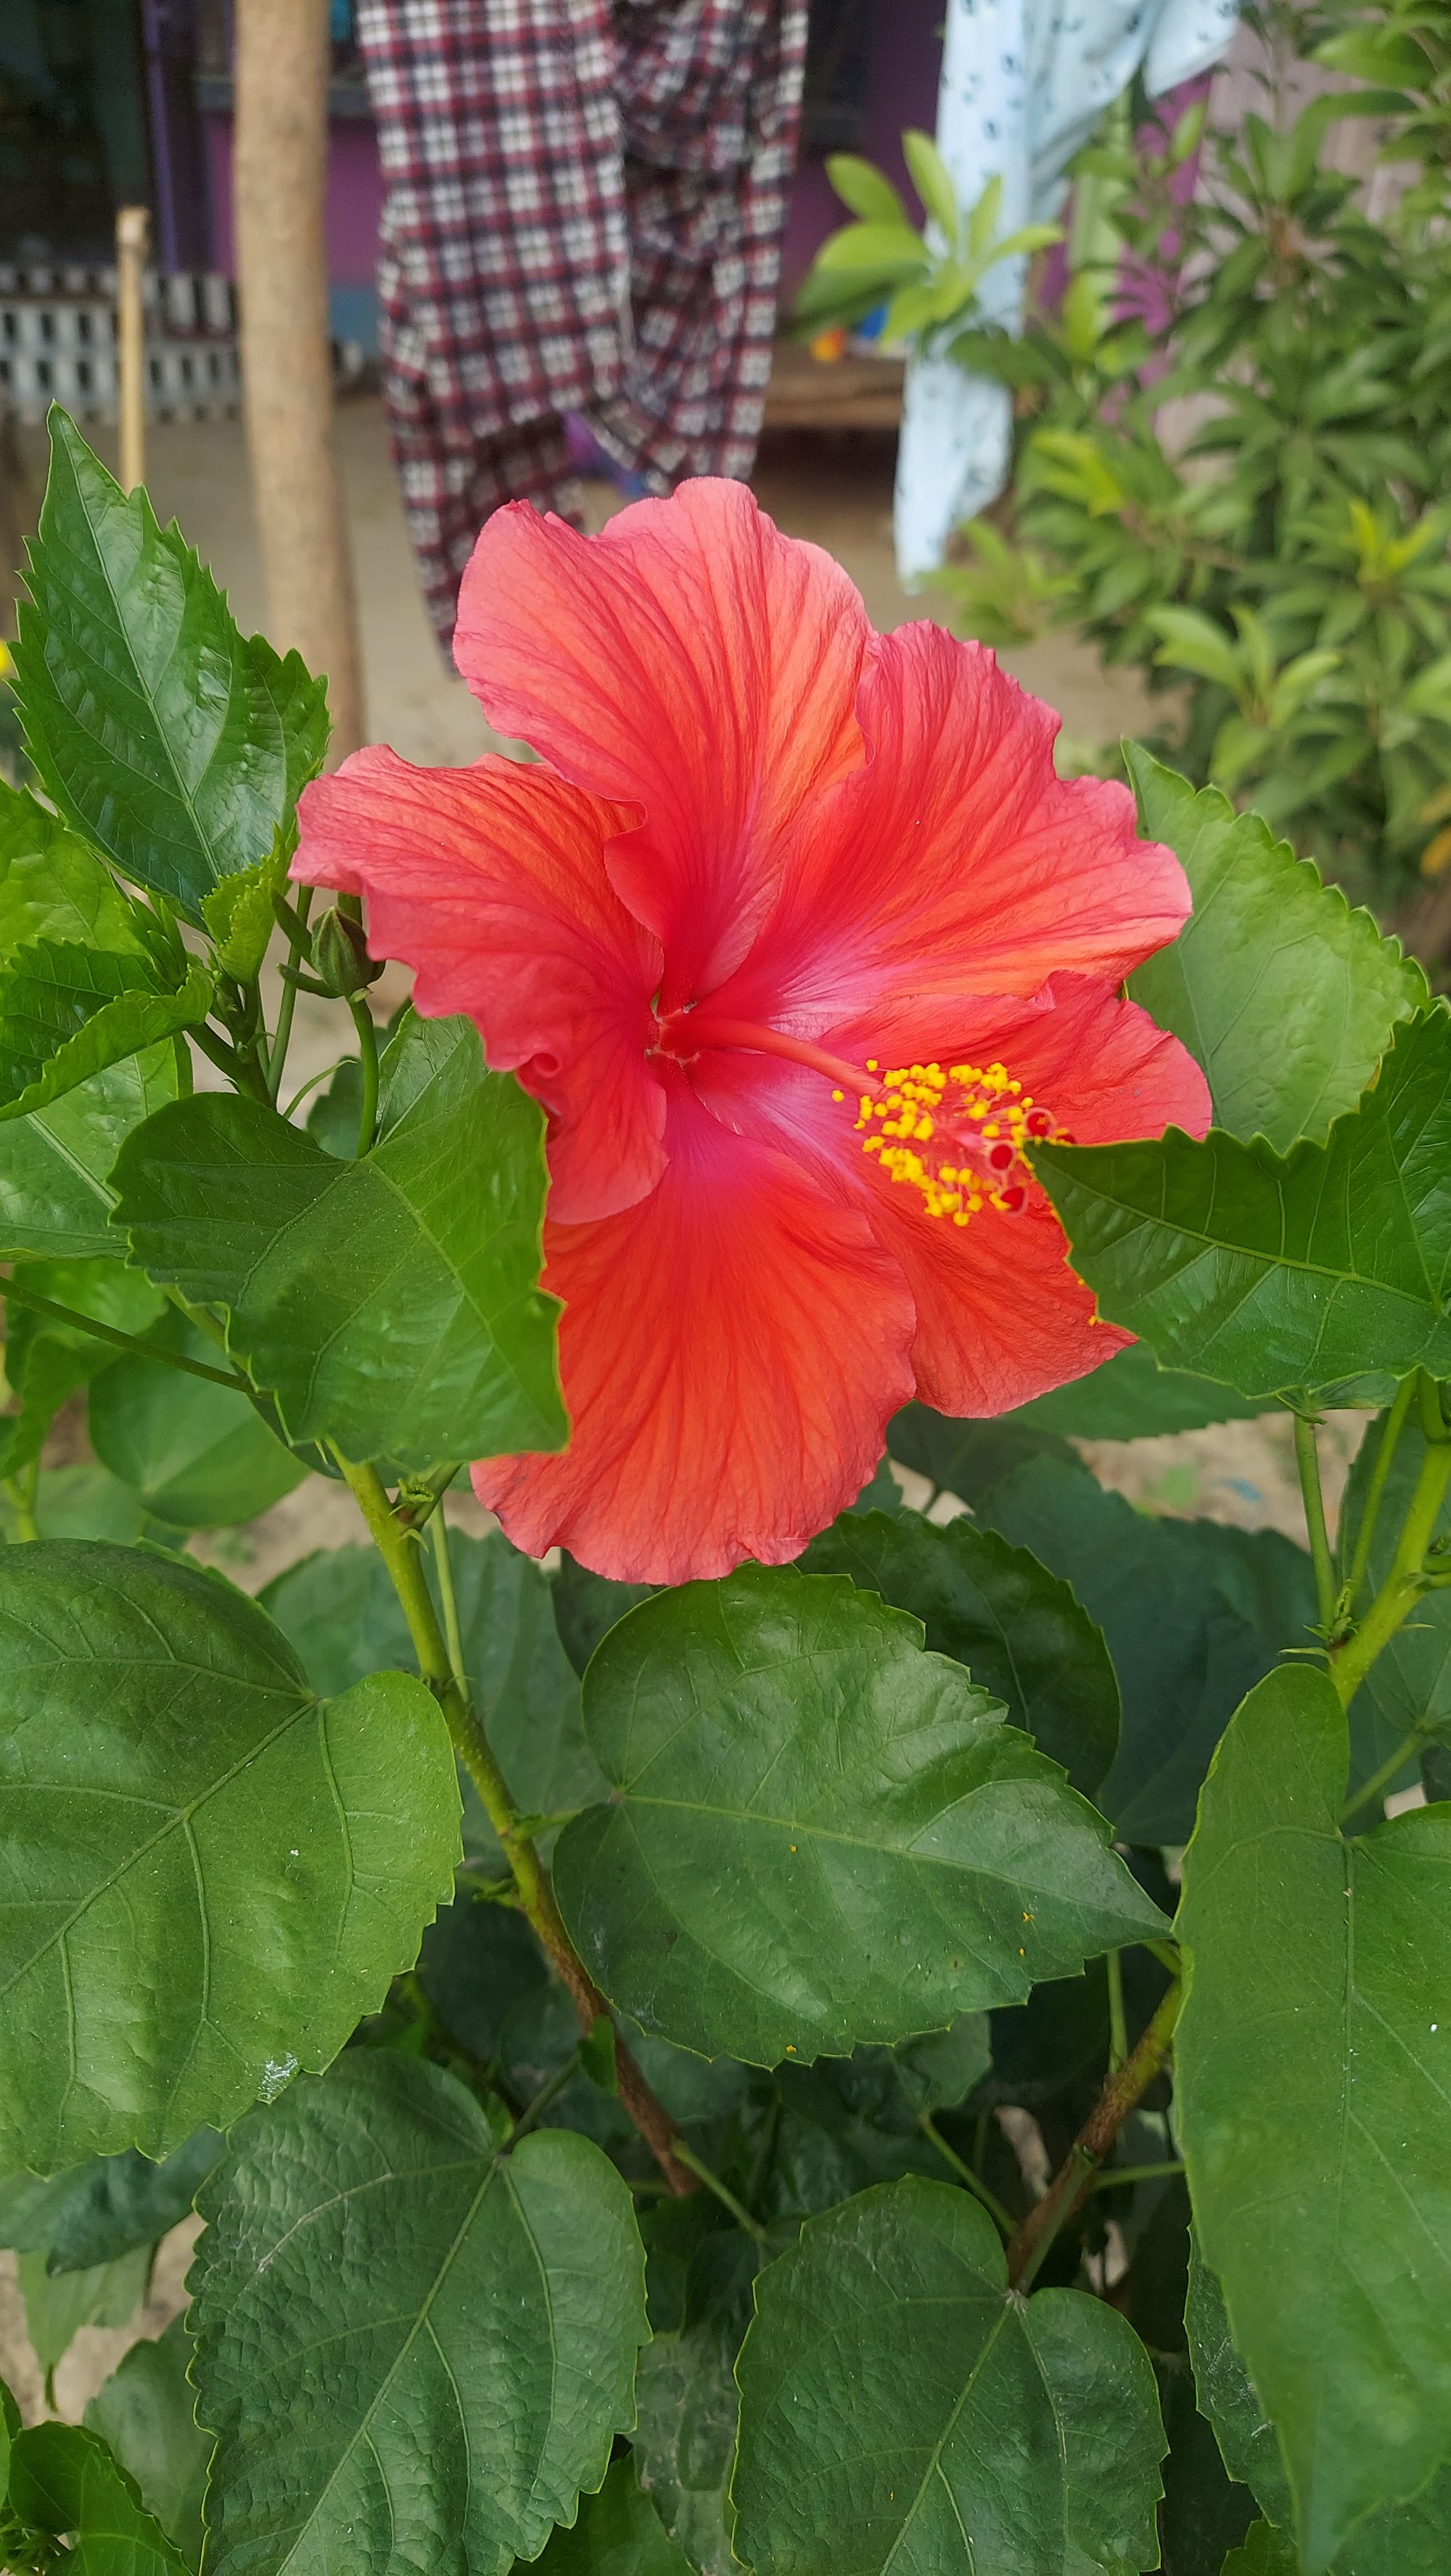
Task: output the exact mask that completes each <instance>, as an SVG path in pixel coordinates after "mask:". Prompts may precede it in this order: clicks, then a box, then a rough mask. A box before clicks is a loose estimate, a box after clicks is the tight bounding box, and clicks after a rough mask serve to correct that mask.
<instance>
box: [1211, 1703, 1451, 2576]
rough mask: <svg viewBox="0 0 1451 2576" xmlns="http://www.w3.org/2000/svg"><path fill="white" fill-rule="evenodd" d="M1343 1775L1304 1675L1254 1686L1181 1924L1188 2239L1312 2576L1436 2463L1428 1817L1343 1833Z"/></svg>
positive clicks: (1439, 2330)
mask: <svg viewBox="0 0 1451 2576" xmlns="http://www.w3.org/2000/svg"><path fill="white" fill-rule="evenodd" d="M1348 1763H1349V1745H1348V1735H1347V1728H1346V1721H1345V1717H1344V1714H1343V1712H1342V1710H1341V1707H1340V1703H1339V1700H1338V1699H1337V1697H1336V1694H1335V1691H1334V1689H1333V1687H1332V1685H1331V1683H1330V1681H1329V1680H1328V1679H1327V1677H1326V1676H1325V1675H1324V1674H1323V1673H1321V1672H1317V1671H1314V1670H1311V1669H1309V1668H1305V1667H1298V1668H1289V1669H1287V1670H1285V1671H1282V1672H1278V1673H1272V1674H1271V1675H1270V1676H1269V1678H1268V1679H1267V1680H1266V1681H1264V1682H1262V1683H1261V1684H1260V1685H1259V1687H1258V1689H1257V1690H1255V1691H1254V1692H1253V1693H1252V1694H1251V1696H1250V1697H1249V1698H1248V1699H1247V1700H1246V1701H1245V1703H1244V1706H1243V1707H1242V1708H1241V1709H1240V1711H1239V1712H1238V1714H1237V1716H1236V1717H1235V1719H1234V1721H1233V1723H1232V1724H1231V1726H1230V1728H1229V1730H1228V1732H1227V1734H1226V1735H1225V1738H1224V1742H1223V1744H1222V1745H1221V1746H1220V1749H1219V1752H1218V1753H1217V1755H1216V1756H1215V1761H1214V1765H1213V1768H1212V1770H1211V1772H1210V1775H1209V1779H1208V1781H1207V1782H1206V1784H1205V1789H1204V1795H1203V1799H1202V1801H1201V1804H1200V1813H1199V1823H1198V1826H1197V1828H1196V1831H1195V1835H1194V1840H1193V1842H1192V1844H1191V1845H1190V1848H1189V1852H1188V1854H1187V1855H1186V1859H1185V1864H1184V1897H1183V1903H1182V1906H1181V1908H1180V1917H1179V1921H1180V1930H1181V1934H1182V1937H1183V1939H1184V1942H1185V1944H1186V1946H1187V1949H1188V1953H1189V1959H1190V1982H1189V1989H1188V1997H1187V2001H1186V2003H1185V2007H1184V2012H1183V2016H1182V2018H1181V2021H1180V2026H1179V2033H1178V2037H1177V2040H1176V2048H1175V2057H1176V2065H1177V2069H1178V2107H1177V2120H1178V2127H1179V2134H1180V2137H1181V2139H1182V2142H1183V2150H1184V2154H1185V2157H1186V2159H1187V2162H1188V2168H1189V2182H1190V2188H1191V2191H1192V2194H1193V2199H1194V2213H1195V2222H1196V2225H1197V2227H1198V2230H1199V2236H1200V2241H1201V2243H1202V2246H1203V2249H1204V2255H1205V2259H1206V2260H1207V2262H1209V2263H1210V2264H1211V2265H1212V2266H1213V2268H1214V2270H1215V2271H1216V2272H1217V2273H1218V2275H1219V2277H1220V2279H1221V2281H1222V2283H1223V2285H1224V2292H1225V2302H1226V2306H1227V2309H1228V2313H1229V2318H1230V2323H1231V2328H1232V2332H1233V2337H1234V2341H1235V2343H1236V2344H1237V2346H1238V2348H1239V2350H1240V2352H1241V2353H1242V2354H1243V2355H1244V2359H1245V2363H1246V2365H1247V2367H1248V2369H1249V2370H1250V2372H1251V2373H1252V2375H1253V2379H1254V2383H1255V2386H1256V2388H1257V2389H1258V2390H1259V2392H1260V2396H1261V2399H1262V2401H1263V2404H1264V2406H1265V2409H1266V2411H1267V2412H1268V2414H1269V2415H1270V2417H1271V2418H1272V2420H1273V2422H1274V2423H1275V2425H1276V2427H1277V2429H1278V2432H1279V2436H1280V2441H1281V2444H1282V2447H1283V2450H1284V2455H1285V2460H1286V2464H1287V2467H1288V2471H1289V2479H1290V2486H1291V2489H1292V2492H1293V2494H1294V2498H1295V2504H1296V2519H1297V2523H1298V2527H1299V2532H1300V2539H1301V2546H1302V2550H1303V2554H1304V2564H1305V2567H1306V2569H1307V2570H1308V2571H1309V2576H1317V2571H1319V2570H1320V2569H1322V2568H1325V2567H1328V2566H1329V2565H1330V2564H1331V2562H1332V2561H1333V2559H1334V2558H1335V2554H1336V2552H1337V2550H1338V2549H1339V2548H1340V2547H1341V2545H1342V2544H1343V2542H1344V2541H1345V2540H1346V2539H1347V2537H1348V2536H1349V2534H1350V2533H1351V2531H1352V2530H1353V2529H1354V2527H1355V2525H1356V2523H1357V2522H1358V2521H1360V2520H1361V2519H1362V2518H1363V2517H1364V2516H1365V2515H1367V2514H1369V2513H1371V2512H1373V2511H1374V2510H1375V2509H1376V2508H1377V2507H1378V2506H1380V2505H1383V2504H1386V2503H1389V2502H1394V2501H1397V2500H1399V2499H1403V2498H1406V2497H1409V2496H1411V2495H1413V2494H1414V2493H1415V2492H1416V2490H1417V2489H1418V2488H1419V2487H1421V2486H1422V2485H1423V2484H1424V2482H1425V2480H1426V2479H1427V2478H1428V2477H1429V2476H1430V2474H1431V2472H1432V2471H1433V2470H1434V2469H1436V2468H1437V2467H1438V2466H1439V2464H1440V2463H1441V2462H1442V2461H1443V2460H1444V2459H1445V2458H1446V2457H1447V2455H1448V2453H1451V2431H1448V2426H1451V2348H1448V2344H1447V2339H1446V2333H1445V2301H1446V2285H1447V2280H1448V2275H1451V2214H1448V2210H1447V2204H1446V2195H1445V2175H1446V2171H1447V2168H1448V2164H1451V2096H1448V2091H1447V2084H1446V2071H1445V2070H1446V2066H1447V2063H1448V2053H1451V2015H1448V2012H1447V2003H1446V1998H1447V1993H1448V1988H1451V1935H1448V1930H1447V1917H1446V1909H1445V1905H1444V1902H1443V1890H1444V1886H1445V1883H1446V1875H1447V1871H1448V1868H1451V1810H1448V1809H1447V1808H1445V1807H1426V1808H1422V1809H1420V1810H1418V1811H1415V1812H1412V1813H1409V1814H1406V1815H1401V1816H1398V1817H1397V1818H1396V1819H1395V1820H1394V1822H1393V1823H1390V1824H1381V1825H1378V1826H1377V1827H1376V1828H1375V1829H1374V1831H1373V1832H1371V1833H1368V1834H1366V1835H1364V1836H1362V1837H1360V1838H1358V1839H1357V1840H1354V1841H1347V1840H1346V1838H1345V1836H1344V1835H1343V1834H1342V1833H1341V1831H1340V1827H1339V1824H1338V1821H1337V1819H1338V1816H1339V1813H1340V1808H1341V1803H1342V1800H1343V1798H1344V1794H1345V1785H1346V1778H1347V1772H1348ZM1287 2178H1289V2179H1290V2187H1289V2188H1287V2187H1286V2182H1287Z"/></svg>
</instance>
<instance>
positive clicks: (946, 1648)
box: [801, 1512, 1119, 1797]
mask: <svg viewBox="0 0 1451 2576" xmlns="http://www.w3.org/2000/svg"><path fill="white" fill-rule="evenodd" d="M801 1562H802V1566H803V1568H804V1570H805V1571H806V1572H807V1573H810V1574H848V1575H850V1577H851V1579H852V1581H853V1582H854V1583H856V1584H858V1585H860V1586H861V1587H862V1588H863V1590H866V1591H870V1592H878V1593H880V1595H881V1597H882V1599H883V1600H884V1601H889V1602H890V1603H891V1604H892V1607H893V1608H894V1609H896V1610H906V1611H909V1612H910V1613H911V1615H912V1617H913V1618H914V1619H920V1620H921V1622H922V1625H923V1627H924V1629H925V1630H926V1642H927V1645H928V1646H929V1648H930V1649H931V1651H932V1653H933V1654H935V1655H950V1656H951V1657H952V1658H953V1660H954V1662H956V1663H959V1664H965V1665H966V1666H967V1669H968V1671H969V1672H970V1673H971V1675H972V1678H973V1680H974V1681H975V1682H976V1683H977V1684H978V1687H979V1688H980V1689H981V1690H985V1691H988V1692H990V1693H991V1695H992V1697H993V1698H994V1699H999V1700H1001V1701H1002V1703H1003V1705H1004V1707H1005V1708H1006V1710H1007V1713H1008V1716H1009V1718H1010V1719H1011V1721H1012V1723H1013V1725H1014V1726H1020V1727H1022V1729H1023V1731H1024V1733H1025V1734H1028V1735H1031V1736H1032V1738H1033V1741H1034V1743H1035V1744H1036V1745H1037V1747H1038V1750H1039V1751H1040V1753H1046V1754H1047V1756H1048V1758H1049V1760H1050V1761H1051V1762H1059V1763H1061V1764H1062V1766H1063V1768H1064V1770H1065V1771H1066V1772H1067V1774H1068V1777H1069V1779H1070V1780H1071V1781H1072V1783H1073V1786H1074V1788H1075V1789H1081V1790H1082V1791H1083V1793H1084V1796H1085V1797H1092V1796H1093V1795H1094V1793H1095V1792H1096V1790H1097V1789H1098V1786H1099V1783H1100V1782H1101V1780H1102V1779H1103V1776H1104V1774H1105V1772H1106V1771H1107V1770H1108V1768H1109V1766H1110V1764H1111V1763H1112V1761H1113V1758H1114V1754H1115V1752H1116V1751H1117V1749H1118V1736H1119V1695H1118V1683H1117V1681H1116V1680H1115V1678H1114V1670H1113V1666H1112V1664H1111V1663H1110V1662H1109V1659H1108V1649H1107V1647H1106V1646H1105V1644H1104V1642H1103V1637H1102V1635H1101V1633H1100V1631H1099V1630H1098V1629H1097V1628H1095V1626H1094V1624H1093V1622H1092V1620H1091V1619H1090V1618H1089V1616H1088V1614H1087V1612H1086V1611H1085V1610H1084V1609H1082V1608H1081V1607H1080V1605H1079V1603H1078V1602H1077V1601H1076V1600H1075V1598H1074V1595H1073V1593H1072V1592H1071V1591H1070V1589H1069V1587H1068V1585H1067V1584H1066V1583H1064V1582H1062V1581H1060V1579H1059V1578H1058V1576H1057V1575H1053V1574H1050V1573H1049V1572H1048V1570H1047V1568H1046V1566H1043V1565H1041V1564H1040V1563H1039V1562H1038V1559H1037V1558H1036V1557H1035V1556H1032V1555H1030V1554H1029V1552H1028V1550H1027V1549H1026V1548H1018V1547H1010V1546H1009V1545H1008V1542H1007V1540H1006V1539H1003V1538H1000V1537H999V1536H998V1535H997V1533H996V1531H994V1530H985V1529H979V1528H978V1527H977V1525H976V1523H975V1522H973V1521H970V1520H967V1519H963V1520H956V1521H952V1522H950V1523H949V1524H948V1526H947V1527H946V1528H945V1529H938V1528H936V1527H934V1525H933V1523H932V1522H931V1521H925V1520H923V1519H922V1518H921V1517H920V1515H919V1514H917V1513H915V1512H914V1513H910V1514H905V1513H904V1514H902V1515H901V1516H900V1517H889V1516H888V1515H887V1514H886V1513H885V1512H870V1513H862V1514H846V1515H844V1516H843V1518H842V1519H841V1520H839V1521H837V1522H836V1523H835V1525H834V1526H833V1527H832V1528H831V1529H829V1530H823V1532H822V1534H821V1536H820V1538H817V1539H813V1541H812V1543H811V1545H810V1547H809V1548H808V1549H807V1551H806V1554H805V1556H804V1557H803V1558H802V1560H801Z"/></svg>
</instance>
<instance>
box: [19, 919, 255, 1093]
mask: <svg viewBox="0 0 1451 2576" xmlns="http://www.w3.org/2000/svg"><path fill="white" fill-rule="evenodd" d="M211 1004H212V987H211V981H210V978H209V977H208V976H207V975H205V974H204V973H203V972H202V969H201V968H200V966H189V967H188V968H187V970H186V974H185V976H184V978H183V980H182V982H181V984H180V985H179V986H178V987H177V988H176V989H175V990H174V991H171V990H166V989H164V988H163V987H162V986H161V985H160V984H159V983H158V981H157V977H156V974H155V971H154V969H153V968H152V967H151V966H150V965H149V963H148V962H147V960H146V959H145V958H144V957H137V956H133V955H129V954H123V955H120V956H117V955H113V953H112V952H111V951H110V950H109V949H105V948H80V947H74V948H61V947H57V946H56V944H55V942H54V941H52V940H40V941H37V942H36V943H35V944H34V946H32V947H29V948H21V949H18V950H17V951H16V953H15V955H14V956H13V957H12V958H11V960H10V962H9V964H8V965H7V966H6V967H5V968H4V970H3V972H0V1121H3V1120H9V1119H14V1118H26V1117H28V1116H29V1115H30V1114H31V1112H32V1111H34V1110H37V1109H44V1108H46V1107H47V1106H48V1105H49V1103H50V1102H51V1101H53V1100H59V1099H61V1098H62V1097H63V1096H64V1094H65V1093H66V1092H68V1091H74V1090H75V1089H76V1088H77V1086H78V1085H79V1084H81V1083H83V1082H89V1081H90V1079H91V1077H92V1075H93V1074H97V1073H104V1071H105V1070H106V1067H107V1066H108V1065H111V1064H116V1063H118V1062H119V1061H120V1060H121V1059H122V1057H124V1056H130V1055H139V1054H140V1053H141V1052H142V1050H143V1049H144V1048H146V1047H151V1046H155V1045H157V1044H158V1043H159V1042H160V1041H161V1040H162V1039H163V1038H169V1037H172V1036H174V1035H175V1034H176V1033H177V1032H178V1031H179V1030H181V1029H185V1028H190V1027H192V1026H194V1024H195V1023H196V1022H197V1021H198V1020H204V1019H205V1018H206V1015H207V1013H208V1011H209V1010H210V1009H211Z"/></svg>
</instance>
